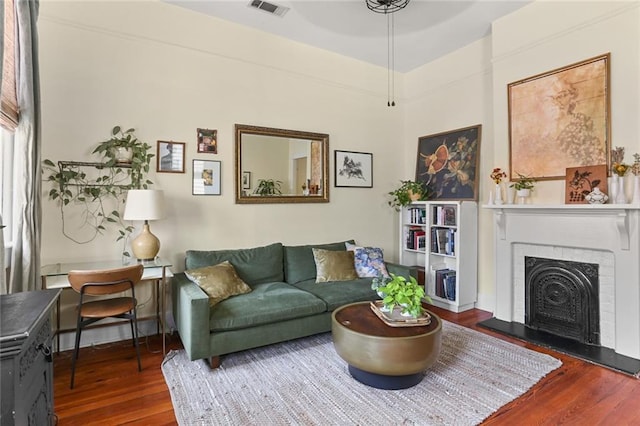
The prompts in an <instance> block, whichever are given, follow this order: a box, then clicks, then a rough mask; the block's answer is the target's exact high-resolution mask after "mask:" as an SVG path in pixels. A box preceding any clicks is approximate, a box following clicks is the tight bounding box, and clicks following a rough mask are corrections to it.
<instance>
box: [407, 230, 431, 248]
mask: <svg viewBox="0 0 640 426" xmlns="http://www.w3.org/2000/svg"><path fill="white" fill-rule="evenodd" d="M425 234H426V233H425V230H424V229H422V228H418V227H415V228H409V229H407V235H406V239H405V246H406V248H407V249H409V250H420V249H422V250H424V249H425V238H424V237H425Z"/></svg>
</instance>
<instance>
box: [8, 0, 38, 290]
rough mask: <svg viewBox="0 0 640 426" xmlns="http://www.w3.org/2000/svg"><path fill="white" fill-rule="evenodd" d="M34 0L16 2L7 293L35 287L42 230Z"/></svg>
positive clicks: (35, 7) (36, 40) (35, 8)
mask: <svg viewBox="0 0 640 426" xmlns="http://www.w3.org/2000/svg"><path fill="white" fill-rule="evenodd" d="M38 9H39V4H38V0H16V19H17V31H18V46H19V48H18V52H17V58H16V62H17V63H18V70H19V74H18V76H17V79H16V84H17V91H18V106H19V108H20V120H19V123H18V128H17V129H16V133H15V140H14V144H15V145H14V147H15V148H14V155H15V162H14V167H15V170H14V176H15V181H14V188H15V192H14V201H13V206H14V207H13V212H14V216H13V217H14V220H13V233H12V235H14V236H15V238H14V242H15V245H14V247H13V249H12V253H11V273H10V278H9V292H10V293H15V292H19V291H30V290H37V289H39V288H40V239H41V226H42V210H41V198H42V196H41V192H42V191H41V186H42V185H41V179H42V178H41V167H40V156H41V152H40V146H41V141H40V138H41V130H40V81H39V72H38V34H37V28H36V21H37V19H38Z"/></svg>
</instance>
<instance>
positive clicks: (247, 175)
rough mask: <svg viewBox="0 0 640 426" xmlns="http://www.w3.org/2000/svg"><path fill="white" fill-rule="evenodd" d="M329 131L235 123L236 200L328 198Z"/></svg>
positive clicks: (323, 200) (307, 200) (320, 200)
mask: <svg viewBox="0 0 640 426" xmlns="http://www.w3.org/2000/svg"><path fill="white" fill-rule="evenodd" d="M328 158H329V135H327V134H324V133H312V132H303V131H298V130H284V129H273V128H269V127H257V126H248V125H244V124H236V203H240V204H248V203H327V202H329V161H328Z"/></svg>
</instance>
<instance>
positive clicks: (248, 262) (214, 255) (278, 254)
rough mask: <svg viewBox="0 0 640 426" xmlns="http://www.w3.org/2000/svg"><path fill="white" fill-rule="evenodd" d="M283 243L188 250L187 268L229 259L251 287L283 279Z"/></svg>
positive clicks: (215, 263)
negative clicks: (234, 248) (236, 247)
mask: <svg viewBox="0 0 640 426" xmlns="http://www.w3.org/2000/svg"><path fill="white" fill-rule="evenodd" d="M282 259H283V253H282V244H281V243H274V244H270V245H268V246H262V247H254V248H246V249H236V250H212V251H199V250H187V255H186V259H185V267H186V269H196V268H202V267H205V266H212V265H217V264H219V263H222V262H224V261H225V260H227V261H229V263H231V264H232V265H233V266H234V268H235V269H236V272H237V273H238V276H239V277H240V278H241V279H242V280H243V281H244V282H246V283H247V284H249V285H250V286H251V287H253V286H255V285H256V284H260V283H267V282H274V281H282V280H283V279H284V272H283V266H282V265H283V261H282Z"/></svg>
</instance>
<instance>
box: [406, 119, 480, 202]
mask: <svg viewBox="0 0 640 426" xmlns="http://www.w3.org/2000/svg"><path fill="white" fill-rule="evenodd" d="M481 133H482V125H480V124H478V125H475V126H469V127H464V128H462V129H456V130H450V131H447V132H442V133H436V134H434V135H429V136H422V137H420V138H419V139H418V155H417V159H416V181H418V182H424V183H425V184H426V186H427V189H428V191H429V199H432V200H473V201H477V200H478V179H477V172H478V168H479V160H480V158H479V152H480V137H481Z"/></svg>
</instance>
